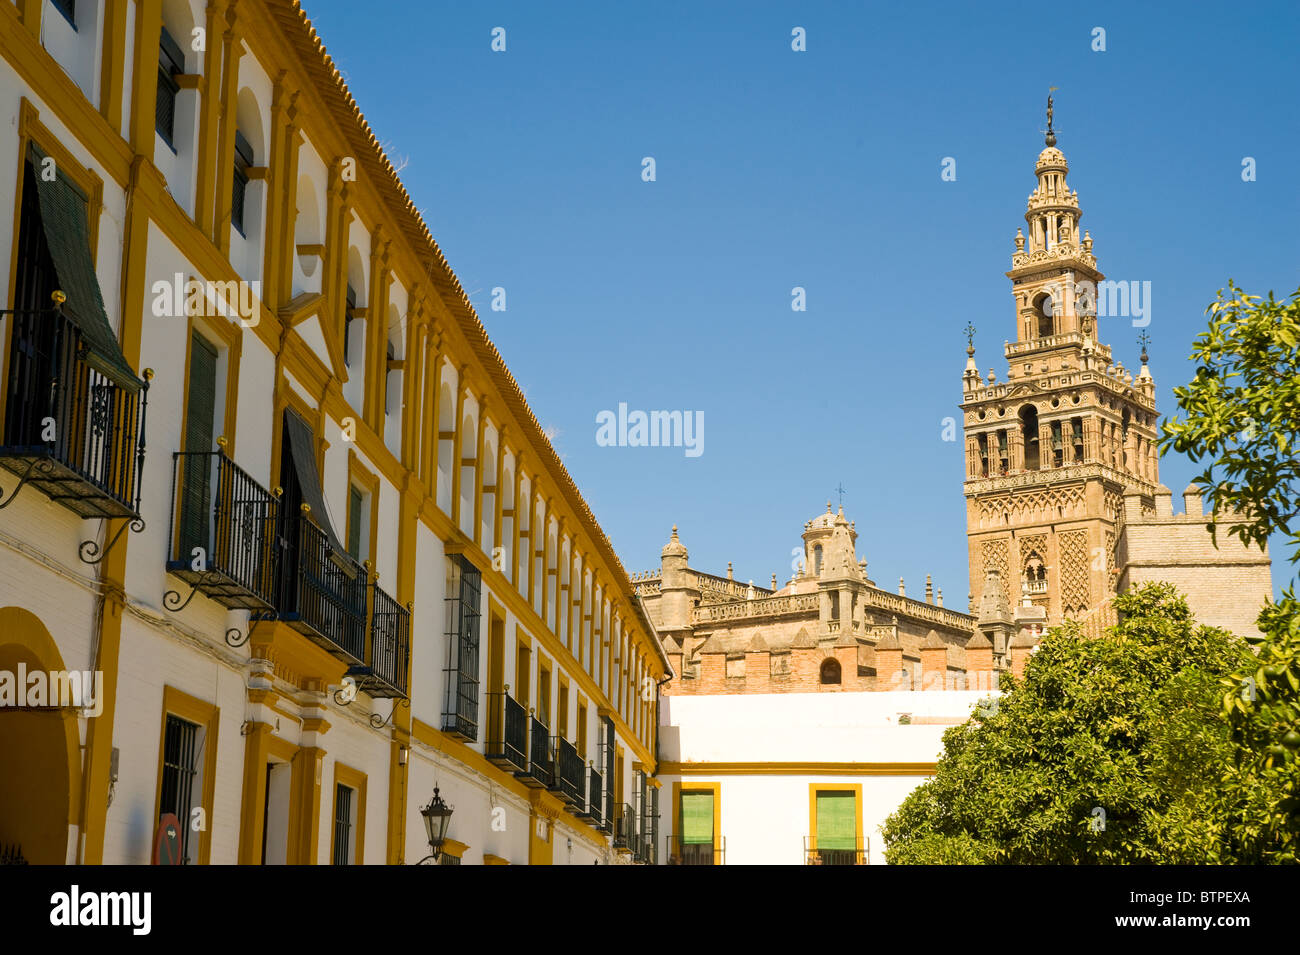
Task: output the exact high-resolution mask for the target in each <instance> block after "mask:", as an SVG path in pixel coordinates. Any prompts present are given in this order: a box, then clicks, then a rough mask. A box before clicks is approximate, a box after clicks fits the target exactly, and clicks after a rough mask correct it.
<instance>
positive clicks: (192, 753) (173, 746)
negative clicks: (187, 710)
mask: <svg viewBox="0 0 1300 955" xmlns="http://www.w3.org/2000/svg"><path fill="white" fill-rule="evenodd" d="M199 744H200V740H199V725H198V724H197V723H191V722H190V721H189V720H183V719H181V718H180V717H179V716H173V715H172V714H171V713H168V714H167V726H166V729H165V730H164V733H163V765H162V795H161V798H160V800H159V814H160V815H161V814H164V813H173V814H174V815H175V816H176V820H177V821H178V822H179V823H180V830H181V858H182V859H184V860H185V862H186V863H187V864H188V863H193V862H195V861H197V849H198V845H197V842H198V840H196V839H191V834H192V829H191V826H190V824H189V823H190V811H191V810H192V809H193V807H194V783H195V777H196V776H197V775H198V765H199Z"/></svg>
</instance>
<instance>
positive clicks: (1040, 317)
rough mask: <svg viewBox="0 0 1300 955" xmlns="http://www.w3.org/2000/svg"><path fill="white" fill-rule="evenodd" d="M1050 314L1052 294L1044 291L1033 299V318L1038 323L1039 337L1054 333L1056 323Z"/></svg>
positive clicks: (1051, 312)
mask: <svg viewBox="0 0 1300 955" xmlns="http://www.w3.org/2000/svg"><path fill="white" fill-rule="evenodd" d="M1052 315H1053V310H1052V296H1050V295H1048V294H1046V293H1044V294H1042V295H1040V296H1038V298H1036V299H1034V319H1035V321H1036V322H1037V325H1038V337H1039V338H1047V337H1049V336H1051V335H1053V334H1055V328H1056V325H1055V321H1054V320H1053V317H1052Z"/></svg>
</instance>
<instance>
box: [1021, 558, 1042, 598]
mask: <svg viewBox="0 0 1300 955" xmlns="http://www.w3.org/2000/svg"><path fill="white" fill-rule="evenodd" d="M1024 579H1025V585H1026V587H1027V589H1028V591H1029V593H1031V594H1045V593H1047V567H1046V566H1044V564H1043V559H1042V558H1041V557H1039V556H1038V552H1037V551H1030V552H1029V556H1028V557H1027V558H1025V570H1024Z"/></svg>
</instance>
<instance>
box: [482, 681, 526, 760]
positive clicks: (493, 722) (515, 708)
mask: <svg viewBox="0 0 1300 955" xmlns="http://www.w3.org/2000/svg"><path fill="white" fill-rule="evenodd" d="M487 697H488V708H489V712H490V718H489V721H488V736H489V739H488V741H487V750H486V752H485V753H484V755H485V756H487V758H488V760H490V761H491V762H493V763H495V764H496V765H498V766H501V767H503V768H506V769H513V770H515V771H517V772H523V771H524V770H526V769H527V768H528V714H527V713H526V712H524V708H523V706H522V705H521V704H520V703H519V701H517V700H513V699H511V698H510V694H508V693H489V694H488V695H487Z"/></svg>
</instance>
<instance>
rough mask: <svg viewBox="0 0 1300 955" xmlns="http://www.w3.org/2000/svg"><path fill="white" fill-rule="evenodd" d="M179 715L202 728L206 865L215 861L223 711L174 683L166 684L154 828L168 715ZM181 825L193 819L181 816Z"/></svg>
mask: <svg viewBox="0 0 1300 955" xmlns="http://www.w3.org/2000/svg"><path fill="white" fill-rule="evenodd" d="M168 714H170V715H172V716H178V717H180V718H181V719H183V720H189V722H191V723H196V724H198V725H199V726H202V727H203V793H202V800H203V802H202V804H201V805H202V808H203V811H204V814H205V815H206V817H207V819H206V823H207V824H206V825H205V826H204V827H203V829H202V830H200V832H199V853H198V859H199V865H207V864H208V863H209V862H211V860H212V826H213V823H214V821H215V818H214V817H215V815H216V804H215V803H214V801H213V797H214V793H215V791H216V784H217V731H218V729H219V728H220V717H221V710H220V709H219V708H218V707H217V706H216V705H214V704H212V703H207V702H205V701H203V700H200V699H199V698H198V697H194V696H190V695H189V694H188V693H183V692H181V691H180V690H178V689H176V688H175V687H174V686H164V687H163V708H162V719H161V720H160V722H161V726H160V727H159V730H158V760H157V765H158V781H157V784H156V786H155V789H154V801H153V827H154V828H155V829H156V828H157V826H158V817H159V814H160V813H161V812H162V780H163V756H164V755H165V748H166V738H167V716H168ZM180 824H181V825H182V826H189V825H190V820H188V819H181V820H180Z"/></svg>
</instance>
